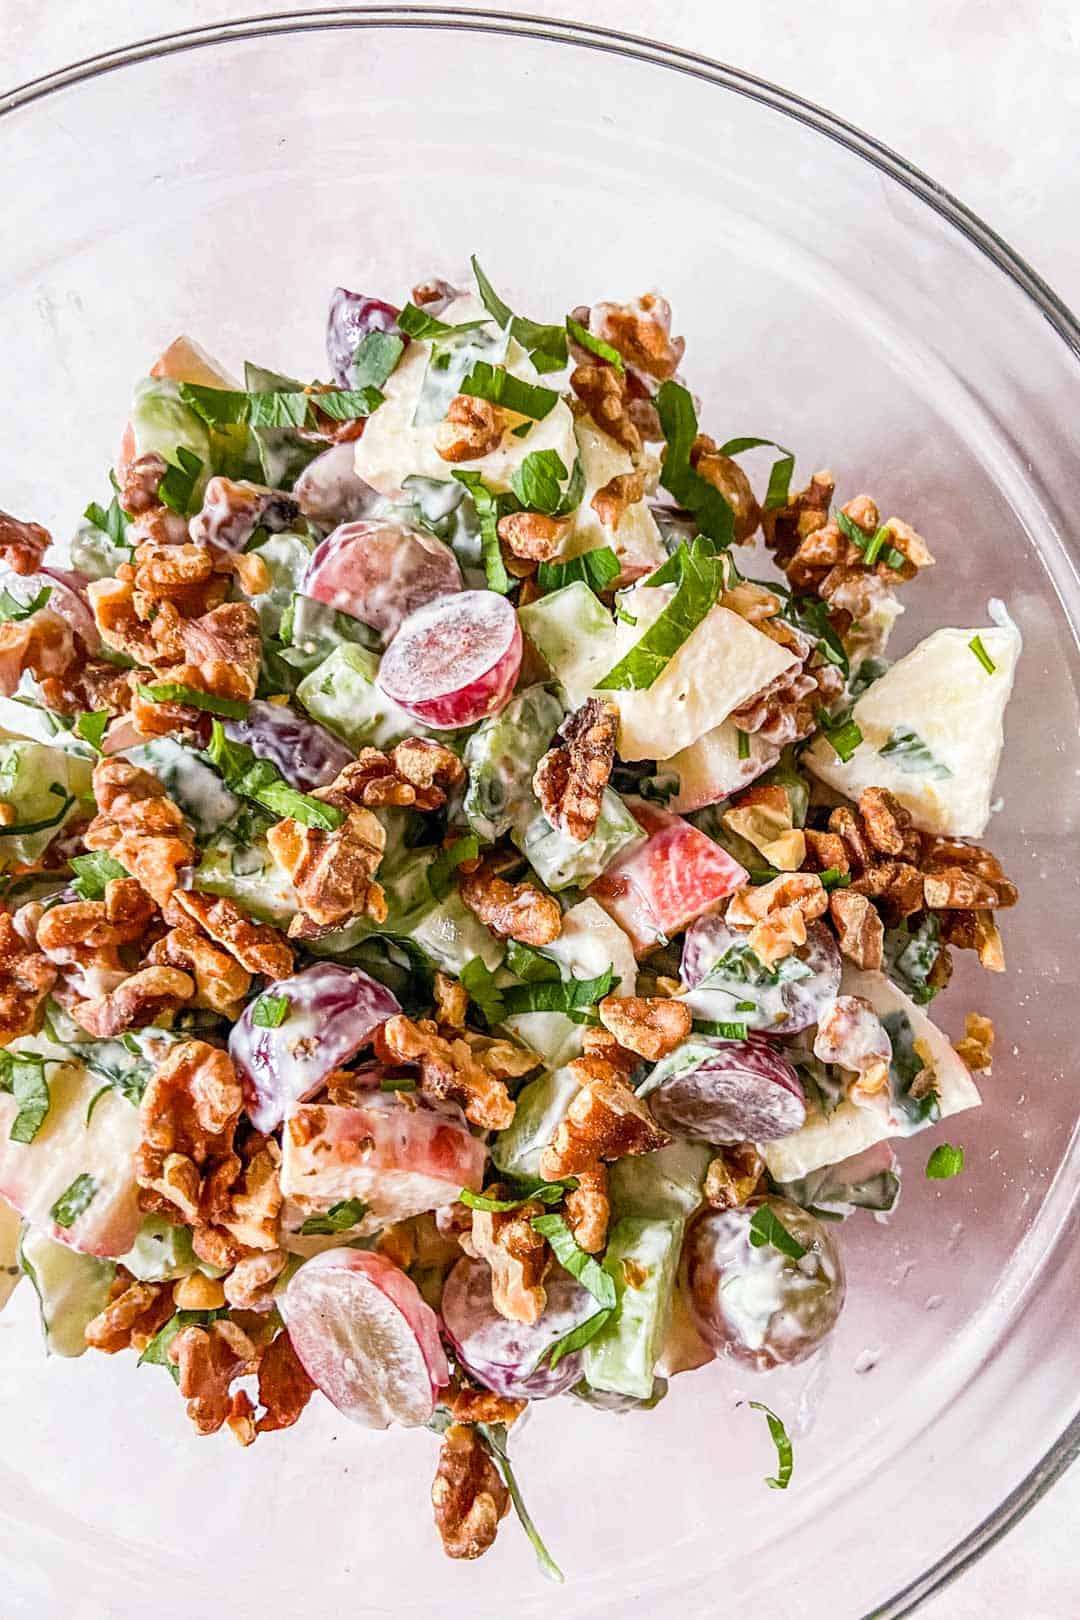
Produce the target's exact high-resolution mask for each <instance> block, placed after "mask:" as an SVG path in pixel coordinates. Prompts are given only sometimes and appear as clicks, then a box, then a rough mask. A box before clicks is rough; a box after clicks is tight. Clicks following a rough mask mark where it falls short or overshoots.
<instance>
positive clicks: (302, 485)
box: [293, 441, 382, 528]
mask: <svg viewBox="0 0 1080 1620" xmlns="http://www.w3.org/2000/svg"><path fill="white" fill-rule="evenodd" d="M293 494H294V495H295V497H296V499H297V502H298V503H299V506H300V510H301V512H303V514H304V516H305V517H307V518H311V519H312V521H313V522H315V523H320V524H325V525H326V526H327V527H328V528H333V527H334V526H335V525H336V524H338V523H354V522H355V521H356V520H357V519H358V518H362V517H367V515H368V513H369V512H370V511H371V509H372V507H373V506H374V505H375V503H376V502H377V501H380V500H381V499H382V496H381V495H380V494H379V493H378V491H377V490H374V489H372V487H371V485H370V484H365V482H364V480H363V479H362V478H361V477H359V475H358V474H357V472H356V445H355V444H354V443H353V442H352V441H349V442H347V443H345V444H332V445H331V446H330V448H329V450H324V451H323V452H322V454H321V455H318V456H316V457H315V460H314V461H309V462H308V464H307V466H306V467H305V468H304V470H303V472H302V473H301V474H300V476H299V478H298V479H297V480H296V483H295V484H294V485H293Z"/></svg>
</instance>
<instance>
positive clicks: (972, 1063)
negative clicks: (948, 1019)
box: [953, 1012, 994, 1074]
mask: <svg viewBox="0 0 1080 1620" xmlns="http://www.w3.org/2000/svg"><path fill="white" fill-rule="evenodd" d="M993 1049H994V1025H993V1022H992V1020H991V1019H989V1018H986V1017H984V1016H983V1014H982V1013H974V1012H969V1013H967V1014H965V1017H964V1035H963V1039H962V1040H959V1041H955V1042H954V1043H953V1050H954V1051H955V1052H956V1053H957V1055H958V1056H959V1057H961V1058H963V1060H964V1062H965V1063H966V1064H967V1066H968V1068H969V1069H972V1070H974V1071H976V1072H978V1071H980V1070H981V1071H982V1072H983V1073H984V1074H989V1072H990V1068H991V1066H992V1064H993V1061H994V1059H993Z"/></svg>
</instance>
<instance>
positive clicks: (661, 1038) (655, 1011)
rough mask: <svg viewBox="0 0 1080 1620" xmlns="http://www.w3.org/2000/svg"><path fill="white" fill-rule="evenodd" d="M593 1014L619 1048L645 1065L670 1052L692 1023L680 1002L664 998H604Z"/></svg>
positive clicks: (685, 1007)
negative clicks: (644, 1061) (621, 1047)
mask: <svg viewBox="0 0 1080 1620" xmlns="http://www.w3.org/2000/svg"><path fill="white" fill-rule="evenodd" d="M597 1011H598V1012H599V1014H600V1022H601V1023H602V1024H603V1026H604V1028H605V1029H606V1030H609V1031H610V1033H611V1034H612V1035H614V1037H615V1039H616V1040H617V1041H618V1043H619V1045H620V1046H623V1047H626V1048H627V1049H628V1050H629V1051H631V1052H636V1053H637V1054H638V1056H639V1057H643V1058H645V1059H647V1061H648V1062H649V1063H658V1062H659V1061H660V1059H661V1058H664V1057H667V1055H668V1053H669V1052H674V1050H675V1048H676V1047H677V1046H679V1045H680V1044H681V1043H682V1042H683V1041H685V1040H686V1037H687V1036H688V1035H689V1033H690V1030H691V1027H692V1025H693V1021H694V1018H693V1014H692V1012H691V1011H690V1008H689V1007H688V1006H687V1005H686V1003H685V1002H684V1001H672V1000H670V998H668V997H666V996H605V997H604V999H603V1001H602V1002H601V1003H600V1005H599V1007H598V1008H597Z"/></svg>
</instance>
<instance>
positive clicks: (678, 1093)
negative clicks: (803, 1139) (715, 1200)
mask: <svg viewBox="0 0 1080 1620" xmlns="http://www.w3.org/2000/svg"><path fill="white" fill-rule="evenodd" d="M663 1071H667V1073H666V1074H664V1077H663V1078H662V1079H661V1081H660V1084H659V1085H658V1086H657V1087H656V1089H655V1090H654V1091H650V1092H649V1107H650V1108H651V1109H652V1112H653V1117H654V1118H655V1119H656V1120H657V1122H658V1123H659V1124H660V1125H662V1126H663V1128H664V1129H665V1130H667V1131H671V1132H672V1134H673V1135H675V1136H688V1137H690V1138H691V1140H692V1141H698V1142H772V1141H775V1140H776V1139H777V1138H778V1137H781V1136H790V1135H791V1134H792V1132H793V1131H797V1130H798V1129H799V1127H800V1125H802V1124H803V1123H804V1121H805V1119H806V1099H805V1097H804V1095H803V1088H802V1083H801V1081H800V1080H799V1076H798V1074H797V1073H796V1072H795V1069H794V1067H793V1065H792V1064H791V1063H789V1061H788V1059H787V1058H786V1057H785V1056H784V1054H783V1053H782V1052H780V1051H778V1050H777V1048H776V1047H775V1046H771V1045H770V1044H769V1042H768V1041H766V1040H762V1039H761V1038H760V1037H757V1038H755V1039H751V1040H746V1041H728V1040H723V1039H722V1038H721V1037H720V1036H713V1035H701V1036H695V1037H694V1038H693V1039H692V1040H691V1041H689V1042H687V1044H686V1046H685V1047H683V1048H680V1049H679V1050H678V1051H677V1052H676V1053H675V1054H674V1055H673V1056H672V1057H671V1058H668V1059H666V1060H665V1062H664V1063H663V1064H662V1065H661V1068H660V1070H659V1071H657V1072H663Z"/></svg>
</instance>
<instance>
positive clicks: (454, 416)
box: [435, 394, 506, 462]
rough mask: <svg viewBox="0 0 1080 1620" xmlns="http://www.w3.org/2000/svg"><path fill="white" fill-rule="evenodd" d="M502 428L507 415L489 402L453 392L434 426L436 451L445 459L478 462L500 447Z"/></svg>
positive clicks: (503, 430) (504, 426) (504, 428)
mask: <svg viewBox="0 0 1080 1620" xmlns="http://www.w3.org/2000/svg"><path fill="white" fill-rule="evenodd" d="M505 431H506V417H505V415H504V414H503V412H502V411H501V410H499V409H498V408H497V407H496V406H494V405H492V404H491V403H490V401H488V400H486V399H473V398H472V397H471V395H469V394H455V396H454V398H453V399H452V400H451V401H450V406H449V409H448V410H447V412H446V419H445V421H442V422H440V423H439V425H438V426H437V427H436V429H435V450H436V452H437V453H438V454H439V455H440V456H441V457H442V459H443V460H444V461H453V462H457V461H477V460H479V459H480V458H481V457H482V456H488V455H490V454H491V453H492V451H493V450H497V449H498V448H499V445H500V444H501V443H502V436H503V434H504V432H505Z"/></svg>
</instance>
